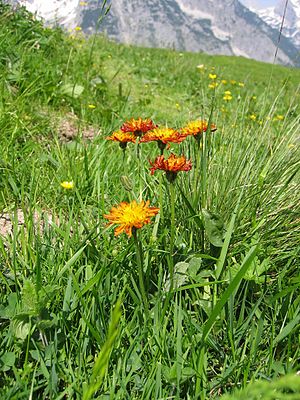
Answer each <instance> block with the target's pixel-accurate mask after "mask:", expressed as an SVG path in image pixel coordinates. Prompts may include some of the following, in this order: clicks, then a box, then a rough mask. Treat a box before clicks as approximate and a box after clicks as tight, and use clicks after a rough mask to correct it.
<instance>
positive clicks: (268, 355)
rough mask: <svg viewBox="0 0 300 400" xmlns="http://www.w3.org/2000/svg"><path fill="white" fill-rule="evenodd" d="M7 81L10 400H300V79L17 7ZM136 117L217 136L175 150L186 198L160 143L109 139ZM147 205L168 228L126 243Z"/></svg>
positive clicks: (150, 227) (4, 206)
mask: <svg viewBox="0 0 300 400" xmlns="http://www.w3.org/2000/svg"><path fill="white" fill-rule="evenodd" d="M0 64H1V72H2V73H1V75H0V140H1V146H0V207H1V209H0V212H1V214H0V216H1V218H0V228H1V234H0V266H1V268H0V283H1V285H0V298H1V302H0V340H1V343H2V345H1V349H0V382H1V385H0V386H1V388H0V398H1V399H5V400H8V399H18V400H19V399H53V400H54V399H55V400H59V399H67V398H68V399H78V400H79V399H85V400H87V399H92V398H94V399H99V400H100V399H101V400H104V399H114V400H115V399H128V400H133V399H136V400H140V399H149V400H150V399H151V400H152V399H157V400H158V399H161V400H162V399H214V398H219V397H220V396H223V395H224V400H225V399H226V400H227V399H228V400H229V399H231V400H234V399H239V398H247V399H259V398H263V399H275V398H276V399H281V398H282V399H296V398H299V396H300V378H299V377H298V376H296V372H297V371H298V370H299V369H300V365H299V359H300V347H299V329H298V328H299V322H300V296H299V282H300V279H299V243H300V241H299V239H300V224H299V215H300V214H299V211H300V210H299V204H300V190H299V170H300V169H299V164H300V162H299V140H300V139H299V138H300V136H299V133H300V129H299V122H300V121H299V104H300V96H299V87H297V85H298V84H299V82H300V71H299V70H295V69H288V68H284V67H281V66H271V65H268V64H263V63H258V62H255V61H251V60H246V59H243V58H235V57H221V56H218V57H217V56H215V57H212V56H207V55H204V54H189V53H179V52H175V51H172V50H159V49H144V48H135V47H132V46H124V45H118V44H115V43H112V42H110V41H108V40H107V39H105V38H103V37H97V38H89V39H85V38H84V37H83V36H82V34H81V33H80V32H76V31H75V32H73V33H72V34H71V35H67V34H65V33H63V32H62V31H60V30H59V29H53V30H52V29H45V28H43V26H42V24H41V23H40V22H38V21H36V20H35V19H34V18H33V17H32V16H31V15H30V14H28V13H27V12H26V11H25V10H23V9H19V10H18V11H17V12H16V11H12V10H11V9H10V7H9V6H6V5H4V4H3V3H2V2H0ZM224 98H225V99H224ZM138 117H142V118H151V119H152V120H153V121H154V122H155V123H156V124H158V125H159V126H160V127H165V126H168V127H172V128H175V129H178V130H179V129H180V128H182V127H183V126H185V125H186V124H187V123H188V122H190V121H193V120H197V119H205V120H206V121H209V125H210V124H211V123H213V124H215V125H216V126H217V130H216V131H215V132H211V131H210V129H208V130H207V132H206V133H203V135H202V136H201V138H200V140H199V141H196V140H194V138H193V137H187V138H186V139H185V140H184V141H183V142H182V143H180V144H177V143H171V145H170V149H168V148H167V149H166V150H165V153H164V154H165V157H167V156H168V155H169V154H170V153H171V152H174V153H175V154H177V155H181V154H184V155H185V157H186V158H187V159H188V160H191V162H192V169H191V170H190V171H186V172H178V175H177V178H176V179H175V182H174V183H170V182H169V181H168V180H167V179H166V177H165V174H164V172H163V171H155V173H154V175H151V174H150V167H151V166H150V164H149V160H151V161H152V162H153V160H154V159H155V157H157V156H158V155H159V150H158V148H157V145H156V143H141V144H138V143H136V144H133V143H129V144H128V146H127V148H126V150H125V151H122V150H121V149H120V147H119V146H118V143H115V142H113V141H107V140H105V138H106V137H107V136H109V135H111V134H112V132H113V131H116V130H118V129H119V128H120V126H121V125H122V124H123V123H124V121H126V120H128V119H130V118H138ZM64 181H66V182H72V183H73V184H70V185H69V188H68V185H65V186H67V188H63V187H62V186H61V183H62V182H64ZM135 199H136V200H137V201H138V200H141V199H143V200H145V201H146V200H149V202H150V206H152V207H158V208H159V209H160V211H159V213H157V214H156V215H153V217H151V220H150V221H149V224H147V225H145V226H144V227H143V228H142V229H138V231H135V230H134V232H133V236H132V237H131V238H130V237H128V236H127V235H126V234H125V233H122V234H120V235H119V236H114V230H113V229H112V228H111V227H109V226H107V219H105V218H104V215H107V214H109V212H110V210H111V209H112V207H113V206H115V205H118V204H119V203H121V202H124V201H126V202H131V201H133V200H135ZM269 381H271V382H269Z"/></svg>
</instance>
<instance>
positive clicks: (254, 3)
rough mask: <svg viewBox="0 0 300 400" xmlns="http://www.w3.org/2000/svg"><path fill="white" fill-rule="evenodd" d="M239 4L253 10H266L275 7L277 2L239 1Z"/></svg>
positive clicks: (274, 0) (260, 0) (270, 0)
mask: <svg viewBox="0 0 300 400" xmlns="http://www.w3.org/2000/svg"><path fill="white" fill-rule="evenodd" d="M240 2H241V3H243V4H245V5H246V6H252V7H254V8H266V7H272V6H274V5H276V4H277V3H278V0H240Z"/></svg>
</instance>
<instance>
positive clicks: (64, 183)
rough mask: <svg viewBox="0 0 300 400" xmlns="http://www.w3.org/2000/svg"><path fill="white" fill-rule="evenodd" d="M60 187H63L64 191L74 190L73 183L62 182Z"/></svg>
mask: <svg viewBox="0 0 300 400" xmlns="http://www.w3.org/2000/svg"><path fill="white" fill-rule="evenodd" d="M60 186H61V187H63V188H64V189H67V190H70V189H73V188H74V182H73V181H70V182H67V181H63V182H61V184H60Z"/></svg>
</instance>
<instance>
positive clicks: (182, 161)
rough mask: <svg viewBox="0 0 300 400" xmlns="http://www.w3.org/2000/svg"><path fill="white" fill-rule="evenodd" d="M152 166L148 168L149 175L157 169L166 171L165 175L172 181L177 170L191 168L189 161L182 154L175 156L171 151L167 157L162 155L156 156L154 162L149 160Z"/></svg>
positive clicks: (188, 169)
mask: <svg viewBox="0 0 300 400" xmlns="http://www.w3.org/2000/svg"><path fill="white" fill-rule="evenodd" d="M150 164H151V165H152V168H150V171H151V175H153V174H154V172H155V171H156V170H157V169H161V170H163V171H166V176H167V179H168V181H169V182H174V180H175V179H176V176H177V173H178V172H179V171H190V170H191V169H192V163H191V161H187V160H186V158H185V157H184V156H180V157H177V156H176V155H175V154H173V153H171V155H170V156H169V158H167V159H165V157H164V156H163V155H161V156H159V157H156V159H155V160H154V162H151V161H150Z"/></svg>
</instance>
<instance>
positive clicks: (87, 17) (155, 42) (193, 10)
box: [19, 0, 300, 65]
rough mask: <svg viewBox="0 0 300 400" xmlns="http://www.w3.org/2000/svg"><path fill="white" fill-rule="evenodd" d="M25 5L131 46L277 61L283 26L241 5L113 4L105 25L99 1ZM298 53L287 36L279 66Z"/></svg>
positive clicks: (170, 0)
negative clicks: (279, 38)
mask: <svg viewBox="0 0 300 400" xmlns="http://www.w3.org/2000/svg"><path fill="white" fill-rule="evenodd" d="M294 1H296V0H294ZM19 3H21V4H24V5H25V6H26V7H27V8H28V9H29V10H30V11H33V12H34V11H37V12H38V13H39V14H40V15H41V16H43V17H44V18H45V19H46V20H48V21H49V20H50V21H52V23H53V22H55V23H59V24H61V25H63V26H65V27H67V28H71V29H72V28H74V27H75V26H76V25H80V26H81V27H82V29H83V31H84V32H86V33H89V32H94V31H95V30H97V31H103V32H106V33H107V35H108V36H109V37H110V38H112V39H115V40H116V41H120V42H122V43H128V44H136V45H141V46H151V47H169V48H174V49H177V50H187V51H202V52H205V53H208V54H224V55H240V56H244V57H249V58H254V59H256V60H260V61H267V62H273V60H274V55H275V51H276V46H277V43H278V35H279V30H278V26H277V25H275V24H273V25H272V24H271V25H272V26H270V25H269V24H268V23H267V22H268V21H263V20H262V17H261V18H260V17H259V15H258V14H257V12H256V11H255V12H253V11H251V10H249V9H248V8H247V7H245V6H243V5H242V4H241V3H240V2H239V1H238V0H131V1H130V2H129V1H128V0H113V1H111V8H110V12H109V13H108V14H107V15H106V16H105V18H103V20H102V21H101V24H98V21H99V17H100V15H101V13H102V14H103V10H102V11H101V8H102V7H101V4H102V2H101V1H98V0H89V1H78V0H54V1H52V2H47V1H41V0H19ZM108 4H109V1H108V2H107V5H108ZM55 7H56V11H55ZM98 25H100V26H98ZM298 53H299V52H298V50H297V47H296V46H295V45H294V44H293V43H292V41H291V40H290V39H288V38H286V37H284V36H282V38H281V41H280V43H279V50H278V54H277V59H276V62H277V63H282V64H286V65H299V63H300V60H299V59H298Z"/></svg>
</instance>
